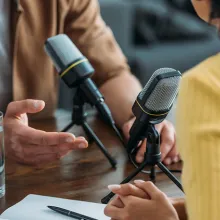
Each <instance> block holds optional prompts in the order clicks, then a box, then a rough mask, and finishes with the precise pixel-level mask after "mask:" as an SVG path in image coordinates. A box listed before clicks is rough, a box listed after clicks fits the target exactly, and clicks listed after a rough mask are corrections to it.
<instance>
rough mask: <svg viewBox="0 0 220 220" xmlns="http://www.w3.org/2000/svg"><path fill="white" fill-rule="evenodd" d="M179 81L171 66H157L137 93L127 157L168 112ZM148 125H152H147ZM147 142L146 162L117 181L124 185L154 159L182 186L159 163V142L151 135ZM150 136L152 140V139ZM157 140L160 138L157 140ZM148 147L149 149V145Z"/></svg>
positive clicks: (166, 172)
mask: <svg viewBox="0 0 220 220" xmlns="http://www.w3.org/2000/svg"><path fill="white" fill-rule="evenodd" d="M180 80H181V73H180V72H179V71H177V70H175V69H172V68H162V69H158V70H157V71H155V72H154V73H153V75H152V76H151V78H150V79H149V81H148V82H147V84H146V86H145V87H144V89H143V90H142V91H141V92H140V93H139V95H138V97H137V99H136V101H135V103H134V105H133V107H132V111H133V113H134V115H135V116H136V120H135V122H134V124H133V126H132V127H131V130H130V139H129V141H128V145H127V152H128V155H129V157H130V159H131V161H132V158H131V156H130V154H131V153H133V152H134V150H136V149H137V146H138V144H139V142H140V141H141V140H143V139H144V138H146V137H147V136H148V134H151V133H150V127H152V126H153V125H155V124H158V123H161V122H162V121H163V120H164V119H165V118H166V116H167V115H168V113H169V111H170V109H171V108H172V105H173V102H174V100H175V98H176V96H177V94H178V88H179V83H180ZM150 125H151V126H150ZM149 137H150V138H149V139H148V142H149V143H150V142H151V141H152V143H150V144H151V145H152V146H153V148H152V147H151V148H150V150H149V152H147V153H146V156H145V160H146V161H145V162H143V164H141V165H139V166H136V165H135V163H134V162H133V161H132V163H133V164H134V165H135V166H136V168H137V170H135V171H134V172H133V173H132V174H131V175H129V176H128V177H127V178H126V179H124V180H123V181H122V182H121V183H120V184H125V183H128V182H129V181H131V180H132V179H133V178H134V177H135V176H136V175H137V174H138V173H139V172H141V171H142V170H143V169H144V167H145V166H146V165H147V164H148V163H149V162H153V161H154V162H155V165H158V166H159V168H160V169H162V171H163V172H164V173H165V174H166V175H167V176H168V177H169V178H170V179H171V180H173V181H174V183H175V184H176V185H177V186H178V187H180V188H181V184H180V183H179V182H178V180H177V179H176V178H175V177H174V176H173V175H172V174H171V173H170V172H169V170H167V169H166V168H165V167H164V165H163V164H162V163H161V162H160V155H161V153H160V148H159V146H160V145H159V143H156V142H154V141H155V139H154V138H153V136H152V134H151V136H149ZM151 139H152V140H151ZM157 140H159V138H158V139H157ZM148 149H149V148H148ZM152 170H154V169H152ZM114 195H115V194H114V193H113V192H111V193H109V194H108V195H107V196H105V197H104V198H103V199H102V200H101V202H102V203H103V204H107V203H108V202H109V201H110V200H111V198H112V197H113V196H114Z"/></svg>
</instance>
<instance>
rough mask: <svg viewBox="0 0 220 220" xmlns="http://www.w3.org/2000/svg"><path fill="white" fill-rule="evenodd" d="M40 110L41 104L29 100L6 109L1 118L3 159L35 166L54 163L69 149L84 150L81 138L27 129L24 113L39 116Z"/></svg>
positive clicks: (84, 144) (68, 134)
mask: <svg viewBox="0 0 220 220" xmlns="http://www.w3.org/2000/svg"><path fill="white" fill-rule="evenodd" d="M44 106H45V103H44V102H43V101H38V100H31V99H28V100H24V101H16V102H12V103H10V104H9V105H8V108H7V111H6V114H5V117H4V131H5V151H6V156H7V157H9V158H12V159H14V160H16V161H17V162H21V163H25V164H30V165H39V164H42V163H48V162H52V161H55V160H58V159H60V158H61V157H63V156H65V155H66V154H68V153H69V152H70V151H72V150H73V149H83V148H87V146H88V143H87V141H86V140H85V138H83V137H79V138H76V137H75V136H74V135H73V134H71V133H58V132H45V131H41V130H36V129H33V128H31V127H29V126H28V117H27V114H26V113H37V112H40V111H41V110H42V109H43V108H44Z"/></svg>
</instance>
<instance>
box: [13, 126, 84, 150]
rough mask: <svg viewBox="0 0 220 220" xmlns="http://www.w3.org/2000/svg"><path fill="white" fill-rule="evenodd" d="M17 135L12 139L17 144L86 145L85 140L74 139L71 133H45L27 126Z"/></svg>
mask: <svg viewBox="0 0 220 220" xmlns="http://www.w3.org/2000/svg"><path fill="white" fill-rule="evenodd" d="M16 134H17V135H16V136H15V137H14V138H18V139H20V140H17V141H19V142H24V143H29V144H38V145H41V146H45V145H60V144H65V143H70V144H73V146H75V145H74V142H75V141H76V140H77V141H81V142H82V144H84V145H88V143H87V141H86V140H85V138H82V137H80V138H78V139H76V138H75V136H74V135H73V134H71V133H65V132H45V131H41V130H36V129H34V128H31V127H28V126H22V127H21V129H19V131H17V133H16Z"/></svg>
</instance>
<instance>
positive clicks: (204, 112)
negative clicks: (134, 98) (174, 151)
mask: <svg viewBox="0 0 220 220" xmlns="http://www.w3.org/2000/svg"><path fill="white" fill-rule="evenodd" d="M176 117H177V145H178V147H179V150H180V154H181V156H182V159H183V161H184V167H183V174H182V181H183V187H184V191H185V193H186V204H187V210H188V216H189V220H220V54H218V55H216V56H213V57H211V58H209V59H207V60H206V61H204V62H203V63H201V64H199V65H198V66H196V67H195V68H193V69H191V70H190V71H188V72H187V73H186V74H184V76H183V79H182V82H181V86H180V93H179V97H178V105H177V116H176Z"/></svg>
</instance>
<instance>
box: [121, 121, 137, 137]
mask: <svg viewBox="0 0 220 220" xmlns="http://www.w3.org/2000/svg"><path fill="white" fill-rule="evenodd" d="M134 121H135V117H134V118H132V119H130V120H129V121H128V122H126V123H125V124H124V126H123V127H122V131H123V134H124V136H125V138H126V140H128V139H129V138H130V129H131V127H132V125H133V123H134Z"/></svg>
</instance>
